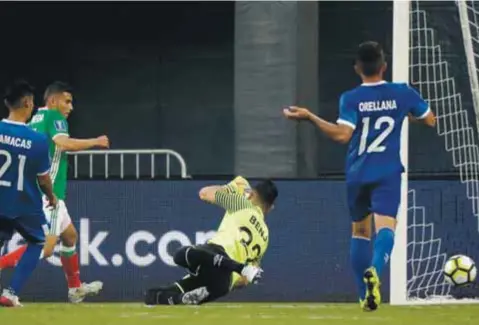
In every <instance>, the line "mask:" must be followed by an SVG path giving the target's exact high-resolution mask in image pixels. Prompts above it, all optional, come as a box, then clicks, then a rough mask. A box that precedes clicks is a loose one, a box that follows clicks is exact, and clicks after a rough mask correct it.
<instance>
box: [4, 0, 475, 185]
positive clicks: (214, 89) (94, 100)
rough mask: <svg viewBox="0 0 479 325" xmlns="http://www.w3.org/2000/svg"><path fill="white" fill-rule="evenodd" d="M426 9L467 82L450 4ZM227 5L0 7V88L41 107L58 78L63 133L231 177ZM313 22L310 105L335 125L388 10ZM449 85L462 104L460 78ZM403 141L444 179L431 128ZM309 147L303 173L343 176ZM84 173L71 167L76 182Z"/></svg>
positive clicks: (378, 5)
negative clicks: (68, 91) (17, 82)
mask: <svg viewBox="0 0 479 325" xmlns="http://www.w3.org/2000/svg"><path fill="white" fill-rule="evenodd" d="M426 5H427V6H428V7H429V9H430V10H431V11H433V12H434V13H435V15H434V16H431V17H432V18H431V19H430V20H429V22H430V24H431V25H432V27H434V28H437V29H438V33H439V34H440V35H441V46H443V49H444V50H445V53H446V58H451V56H454V62H455V64H456V65H461V66H458V67H453V69H456V70H457V71H458V72H460V73H461V74H460V75H459V76H467V75H465V74H464V72H465V65H464V64H463V56H462V58H461V56H460V54H461V51H462V44H461V40H460V38H459V36H460V30H459V29H458V28H459V26H458V23H457V17H456V16H457V13H456V10H455V8H454V7H453V3H431V4H426ZM234 6H235V3H234V2H194V3H193V2H192V3H187V2H181V3H168V2H161V3H159V2H158V3H140V2H135V3H124V2H122V3H99V2H94V3H93V2H91V3H87V2H82V3H41V4H40V3H24V2H22V3H5V2H2V3H0V30H1V31H2V45H3V46H2V51H0V86H1V87H2V88H3V87H4V86H5V85H6V83H7V82H8V81H10V80H12V79H13V78H16V77H23V78H26V79H27V80H29V81H30V82H31V83H32V84H34V85H35V86H36V87H37V99H36V102H37V104H38V105H41V104H42V103H41V96H42V92H43V89H44V88H45V86H46V85H47V84H48V83H49V82H51V81H54V80H57V79H60V80H64V81H68V82H69V83H71V84H72V85H73V87H74V89H75V93H74V96H75V111H74V114H73V115H72V116H71V118H70V128H71V135H72V136H74V137H93V136H97V135H100V134H108V136H109V137H110V138H111V141H112V147H113V148H115V149H130V148H171V149H173V150H176V151H178V152H179V153H180V154H182V155H183V157H184V158H185V160H186V162H187V164H188V173H189V174H190V175H192V176H193V177H206V176H211V175H220V176H221V175H232V174H234V173H235V166H234V163H235V162H234V143H235V142H234V141H235V130H234V112H233V104H234V20H235V7H234ZM318 15H319V26H318V28H319V43H318V44H319V49H318V52H319V53H318V62H319V64H318V70H319V71H318V73H319V89H318V93H319V105H318V106H319V107H317V108H315V109H317V111H319V113H320V114H321V115H322V116H324V117H325V118H327V119H329V120H335V119H336V117H337V101H338V98H339V95H340V93H341V92H342V91H344V90H346V89H348V88H351V87H354V86H355V85H356V84H357V83H358V82H359V80H358V78H357V77H356V76H355V75H354V72H353V69H352V63H353V60H354V54H355V49H356V47H357V45H358V44H359V43H360V42H362V41H364V40H370V39H374V40H377V41H379V42H381V43H383V44H384V47H385V48H386V50H387V51H388V53H389V54H390V53H391V48H392V3H391V2H320V3H319V10H318ZM332 31H334V32H332ZM387 77H388V78H389V77H390V75H389V74H388V75H387ZM456 77H457V76H456ZM457 83H458V85H459V89H460V90H461V92H463V93H464V96H465V99H466V101H465V102H464V103H465V106H466V107H468V106H469V103H470V100H469V98H468V96H469V86H468V83H467V78H463V80H462V79H461V78H458V80H457ZM285 104H289V103H285ZM2 109H3V111H2V115H5V113H6V111H5V108H2ZM278 110H279V108H278ZM419 132H420V133H419ZM411 137H412V139H413V140H412V141H411V154H410V171H411V174H412V175H413V176H414V175H423V176H425V175H426V176H431V175H434V174H438V173H439V174H444V173H451V172H454V170H453V167H452V164H451V161H450V154H449V153H447V152H446V151H445V150H444V149H443V148H444V145H443V140H442V139H440V138H438V137H437V136H436V133H435V131H434V130H419V127H418V126H412V130H411ZM315 142H316V143H315V145H316V146H317V147H318V148H319V149H318V152H317V154H315V155H317V160H316V162H315V164H317V175H313V176H337V175H341V174H342V173H343V160H344V154H345V151H346V148H345V147H344V146H339V145H336V144H334V143H332V142H331V141H329V140H328V139H326V138H325V137H323V136H321V135H319V133H317V137H316V140H315ZM132 166H133V165H131V168H129V169H128V171H127V173H128V174H131V173H133V167H132ZM86 171H87V170H86V169H85V168H81V169H80V173H81V174H82V175H83V174H85V173H86ZM177 171H178V169H174V172H177ZM252 176H258V175H252ZM277 176H278V177H281V176H282V175H277Z"/></svg>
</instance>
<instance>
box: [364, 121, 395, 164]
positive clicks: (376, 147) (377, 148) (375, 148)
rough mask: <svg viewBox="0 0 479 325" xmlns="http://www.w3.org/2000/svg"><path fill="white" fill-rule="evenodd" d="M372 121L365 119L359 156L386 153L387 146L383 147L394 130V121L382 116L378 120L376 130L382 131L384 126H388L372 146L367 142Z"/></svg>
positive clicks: (375, 124) (375, 125)
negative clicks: (365, 153)
mask: <svg viewBox="0 0 479 325" xmlns="http://www.w3.org/2000/svg"><path fill="white" fill-rule="evenodd" d="M370 120H371V118H370V117H364V118H363V132H362V133H361V140H360V142H359V151H358V156H360V155H362V154H363V153H364V152H367V153H373V152H383V151H385V150H386V146H385V145H383V142H384V140H386V138H387V137H388V135H389V134H391V132H392V131H393V129H394V119H393V118H392V117H390V116H381V117H380V118H378V119H377V120H376V123H374V129H375V130H381V129H382V128H383V124H386V128H385V129H384V130H383V131H382V132H381V133H380V134H379V135H378V136H377V137H376V138H375V139H374V140H373V141H372V142H371V144H369V145H368V143H367V141H368V134H369V127H370V126H369V124H370Z"/></svg>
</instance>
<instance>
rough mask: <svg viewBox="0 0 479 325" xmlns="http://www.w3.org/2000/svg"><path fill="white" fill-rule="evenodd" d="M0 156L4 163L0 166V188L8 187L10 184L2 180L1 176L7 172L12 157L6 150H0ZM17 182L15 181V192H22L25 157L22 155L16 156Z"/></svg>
mask: <svg viewBox="0 0 479 325" xmlns="http://www.w3.org/2000/svg"><path fill="white" fill-rule="evenodd" d="M0 156H3V157H5V162H4V163H3V165H1V166H0V186H5V187H10V186H12V183H11V182H9V181H4V180H2V177H3V175H5V173H6V172H7V171H8V169H9V168H10V165H11V164H12V155H11V154H10V152H8V151H6V150H0ZM18 160H19V161H18V180H17V190H18V191H23V173H24V170H25V163H26V161H27V157H26V156H24V155H18Z"/></svg>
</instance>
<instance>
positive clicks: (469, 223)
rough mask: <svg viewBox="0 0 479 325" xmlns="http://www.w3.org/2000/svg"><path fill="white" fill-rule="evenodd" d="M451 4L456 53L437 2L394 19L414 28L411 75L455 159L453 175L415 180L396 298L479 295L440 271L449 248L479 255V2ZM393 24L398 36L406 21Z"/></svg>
mask: <svg viewBox="0 0 479 325" xmlns="http://www.w3.org/2000/svg"><path fill="white" fill-rule="evenodd" d="M402 3H403V4H399V5H398V4H396V3H395V7H394V8H395V12H394V15H397V14H401V13H400V10H397V8H399V6H404V3H406V2H404V1H402ZM448 5H449V7H448V8H447V13H448V15H449V19H451V20H454V19H455V21H456V22H457V21H460V24H457V35H462V39H461V40H457V42H458V44H460V47H459V48H456V49H455V50H457V52H456V53H455V55H453V56H452V55H446V54H445V53H446V51H445V50H444V47H445V46H451V44H450V42H449V43H448V38H447V37H449V38H450V37H451V36H450V35H447V33H448V32H452V31H444V30H441V31H439V30H438V29H437V26H436V25H435V23H436V24H440V22H439V21H440V19H439V18H435V17H434V9H437V7H434V6H432V5H430V4H428V3H427V2H423V1H411V2H409V3H407V6H408V11H409V17H404V16H403V18H404V19H400V18H398V17H396V16H395V19H394V22H395V24H403V25H404V26H403V30H404V32H406V30H409V35H408V40H407V41H408V43H409V46H408V49H409V57H408V59H409V62H408V64H407V66H408V69H407V70H408V79H409V82H410V84H411V85H412V86H414V87H415V88H416V89H417V90H418V91H419V92H420V93H421V94H422V96H423V97H424V98H425V99H426V100H427V101H428V103H429V105H430V107H431V108H432V110H433V111H434V112H435V113H436V115H437V126H436V130H437V136H438V137H439V138H440V140H441V142H442V143H443V148H442V150H445V151H446V152H447V155H448V157H450V159H451V160H450V164H451V166H450V167H451V169H452V170H453V171H454V174H455V175H454V177H453V179H452V180H451V179H450V180H447V181H429V182H430V184H432V185H431V187H433V188H431V187H428V186H427V185H424V184H425V182H422V183H421V184H419V183H418V182H412V181H409V190H408V208H407V218H406V219H407V224H406V225H405V226H404V229H407V230H405V231H404V232H403V233H402V234H399V233H398V236H401V235H402V236H407V237H406V238H407V245H406V246H407V249H405V250H404V249H402V250H404V252H403V255H401V254H399V256H401V257H402V258H403V259H402V261H398V260H396V261H392V264H391V283H392V284H391V303H392V304H416V303H447V302H453V303H458V302H479V301H477V300H475V299H476V298H479V287H478V286H477V285H472V286H470V287H468V288H455V287H451V286H450V285H448V284H447V283H446V282H445V280H444V277H443V275H442V269H443V266H444V264H445V262H446V260H447V258H448V257H449V256H451V255H454V254H458V253H461V254H466V255H469V256H471V257H472V258H473V259H474V260H476V261H479V147H478V141H477V135H478V125H479V123H477V119H478V117H479V114H478V113H476V112H479V84H478V81H477V80H478V72H479V71H478V70H477V66H476V61H477V59H478V58H479V21H478V15H479V4H476V3H474V2H461V3H459V2H456V3H454V2H450V3H449V4H448ZM403 8H404V7H403ZM396 10H397V11H398V12H396ZM436 12H437V11H436ZM459 18H460V19H459ZM405 22H407V24H404V23H405ZM407 27H409V28H408V29H407ZM394 30H395V34H396V35H395V36H394V37H396V36H397V35H399V33H400V28H398V26H395V29H394ZM444 33H445V34H446V35H445V34H444ZM442 36H446V37H442ZM398 48H399V47H398V46H396V50H395V53H393V58H395V57H396V56H398V55H400V52H399V50H398ZM449 50H450V49H449ZM405 55H407V54H406V53H405ZM397 69H398V67H396V70H395V71H397ZM404 69H406V68H405V67H404ZM403 78H404V76H403ZM396 80H397V78H396ZM458 85H461V87H459V86H458ZM459 89H460V91H459ZM413 145H414V144H413V140H411V141H410V146H413ZM406 150H407V149H406ZM433 182H436V184H433ZM418 184H419V185H418ZM428 184H429V183H428ZM416 185H417V186H416ZM458 193H460V194H458ZM445 201H446V202H445ZM449 202H450V203H449ZM454 204H455V206H450V205H454ZM437 205H440V206H437ZM458 211H460V213H458ZM399 250H401V249H399ZM396 255H397V254H396ZM393 259H394V255H393ZM404 260H406V261H407V263H406V264H407V267H406V268H405V269H403V272H405V278H406V279H405V281H404V282H403V283H401V284H400V285H397V284H396V285H393V282H394V281H395V278H394V275H395V274H398V272H397V270H395V271H393V268H401V267H402V266H401V265H400V264H399V263H403V264H404ZM395 272H396V273H395ZM400 273H401V272H399V274H400ZM404 283H405V284H406V286H405V288H404Z"/></svg>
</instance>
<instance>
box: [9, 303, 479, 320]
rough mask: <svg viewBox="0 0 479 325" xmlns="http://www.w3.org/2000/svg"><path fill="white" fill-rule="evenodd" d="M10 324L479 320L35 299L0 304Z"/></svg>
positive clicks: (438, 310) (459, 313)
mask: <svg viewBox="0 0 479 325" xmlns="http://www.w3.org/2000/svg"><path fill="white" fill-rule="evenodd" d="M0 322H1V324H5V325H44V324H45V325H52V324H68V325H137V324H141V325H150V324H154V325H158V324H162V325H165V324H172V325H173V324H178V325H179V324H181V325H188V324H193V325H236V324H238V325H240V324H241V325H244V324H251V325H273V324H274V325H283V324H284V325H303V324H305V325H306V324H314V325H322V324H327V325H331V324H338V325H339V324H341V325H350V324H351V325H371V324H387V325H404V324H407V325H416V324H417V325H429V324H430V325H468V324H476V325H477V324H479V304H478V305H442V306H413V307H411V306H409V307H392V306H389V305H382V306H381V308H380V310H378V311H376V312H374V313H365V312H362V311H361V310H360V309H359V307H358V305H356V304H294V303H292V304H277V303H270V304H265V303H247V304H226V303H218V304H210V305H203V306H200V307H197V306H158V307H151V308H149V307H145V306H143V305H141V304H100V303H92V304H81V305H71V304H66V303H65V304H35V303H27V304H25V307H24V308H15V309H13V308H12V309H9V308H4V309H0Z"/></svg>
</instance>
